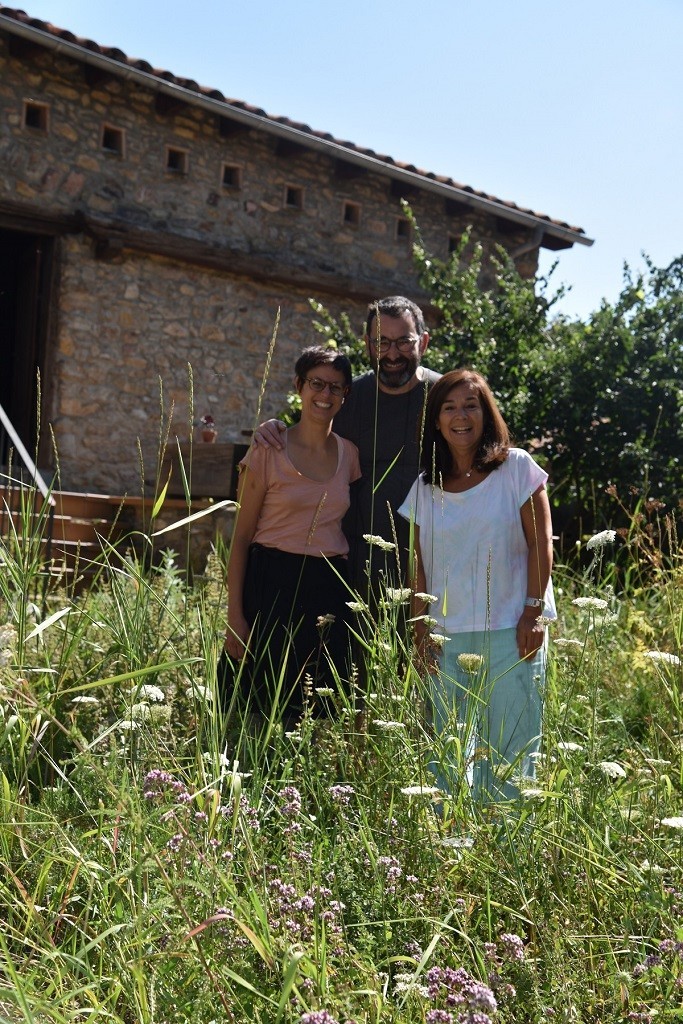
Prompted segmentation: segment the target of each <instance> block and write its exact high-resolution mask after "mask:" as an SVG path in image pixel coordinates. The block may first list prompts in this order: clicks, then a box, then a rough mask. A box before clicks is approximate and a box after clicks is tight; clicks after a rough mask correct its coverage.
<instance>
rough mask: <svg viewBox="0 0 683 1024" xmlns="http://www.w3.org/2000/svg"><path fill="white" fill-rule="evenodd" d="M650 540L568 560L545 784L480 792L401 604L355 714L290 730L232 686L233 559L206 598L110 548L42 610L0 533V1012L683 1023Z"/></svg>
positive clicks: (678, 883) (346, 706)
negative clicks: (232, 699)
mask: <svg viewBox="0 0 683 1024" xmlns="http://www.w3.org/2000/svg"><path fill="white" fill-rule="evenodd" d="M26 500H27V502H30V494H28V495H27V497H26ZM152 525H153V524H152ZM669 536H671V529H669ZM648 537H649V538H651V535H648ZM646 539H647V538H646ZM640 541H642V543H641V542H639V538H638V524H637V523H634V526H633V529H632V530H631V531H629V533H628V536H627V537H626V538H623V539H622V538H615V545H619V559H616V547H614V546H606V547H601V548H599V549H593V553H594V554H595V551H596V550H597V551H598V554H599V558H598V557H597V556H596V557H594V558H593V562H592V563H591V565H590V570H586V571H585V572H583V573H580V572H577V571H575V570H570V569H569V568H567V567H564V568H562V567H561V568H560V569H559V570H558V571H556V572H555V585H556V589H557V591H558V592H559V595H560V596H559V604H560V620H559V622H558V624H557V625H556V626H554V627H553V629H552V637H551V643H550V665H549V672H548V679H547V684H546V685H547V692H546V704H545V707H546V719H545V727H544V737H543V747H542V754H541V756H540V757H539V758H538V764H537V777H536V779H535V780H534V781H533V783H532V782H529V781H527V782H525V781H524V780H522V782H521V796H520V797H519V799H518V800H516V801H514V802H510V803H509V804H504V803H496V804H494V805H488V806H476V805H474V804H473V803H472V801H471V800H470V798H469V787H468V786H467V785H466V784H465V781H464V780H465V779H466V773H467V769H468V767H469V763H470V759H471V756H472V752H471V751H470V750H468V747H467V743H466V742H462V741H459V739H458V735H457V730H456V731H455V733H454V737H453V740H452V742H451V743H450V745H449V747H448V750H447V751H444V752H443V754H440V753H439V752H438V750H437V751H436V755H435V743H434V740H433V738H432V736H431V735H430V731H429V728H428V725H427V719H426V713H425V694H426V685H425V680H424V678H423V677H422V673H421V671H420V669H419V666H418V665H417V664H414V663H413V661H412V659H411V651H410V650H406V649H405V647H404V645H403V643H402V642H401V640H400V631H398V630H397V629H396V616H397V614H399V613H401V611H402V609H401V604H400V603H401V601H402V600H404V596H402V595H401V594H394V595H393V597H392V600H390V601H389V602H388V603H386V604H385V605H380V608H379V611H378V613H377V614H376V615H375V616H374V617H373V618H371V617H370V613H369V612H367V610H363V609H362V608H360V606H359V611H358V617H357V623H358V624H357V635H358V644H359V646H360V648H361V649H362V650H363V651H364V656H365V658H366V660H367V662H368V664H369V666H370V670H369V688H370V692H369V694H368V696H367V701H366V706H365V709H364V710H363V711H362V713H361V711H360V708H361V694H360V691H359V689H356V690H354V691H353V692H352V695H351V697H348V696H345V695H344V694H343V692H342V691H341V690H340V692H339V694H334V693H333V694H332V695H329V694H325V695H323V694H316V693H315V692H312V694H311V701H312V702H315V701H316V700H320V699H323V698H324V699H325V700H326V701H328V702H332V705H333V707H334V713H333V715H332V717H331V718H330V719H329V720H322V721H321V720H319V719H316V718H314V717H313V715H312V714H310V713H304V715H303V717H302V720H301V722H300V723H299V725H298V726H297V728H296V729H294V730H293V731H289V732H287V733H285V731H284V730H283V728H282V726H281V723H280V720H279V714H278V710H277V709H275V712H274V714H273V716H272V718H271V720H270V721H269V722H263V723H256V724H255V723H254V722H253V721H250V720H246V719H244V720H243V719H241V718H240V717H239V716H238V715H237V713H236V709H235V707H234V706H231V705H230V704H229V703H227V704H226V705H225V706H223V705H222V704H221V701H220V700H219V695H218V694H217V693H216V691H215V682H214V678H215V666H216V659H217V654H218V651H219V648H220V645H221V636H222V633H223V630H224V620H225V607H224V606H225V594H224V590H223V578H224V570H225V551H224V550H221V549H220V548H219V549H217V551H216V552H215V553H214V555H213V556H212V557H211V558H210V560H209V563H208V565H207V568H206V572H205V574H204V576H203V577H201V578H195V580H194V581H193V583H192V585H191V586H190V585H189V584H188V583H187V581H186V580H185V579H184V577H183V576H182V574H180V573H179V571H178V570H177V568H176V565H175V563H174V561H173V559H172V557H171V556H170V555H167V556H166V557H164V558H162V559H161V561H160V562H159V564H158V565H157V566H156V567H155V568H150V567H149V565H148V564H145V565H143V564H142V563H141V562H139V561H138V560H136V558H135V556H134V555H132V554H128V555H126V556H121V555H119V554H118V553H117V552H116V551H115V550H114V549H113V548H111V547H109V546H108V545H106V544H105V545H104V546H103V553H102V567H103V571H102V572H101V574H100V575H99V577H98V578H97V581H96V583H95V584H94V585H93V586H92V587H91V588H90V589H89V590H87V591H84V592H82V593H80V594H76V593H73V592H69V591H67V590H65V589H59V587H58V586H56V585H55V584H54V583H53V584H52V585H51V588H50V589H48V590H47V593H46V596H45V601H44V602H43V603H41V601H40V599H39V595H40V594H41V593H42V583H43V577H42V575H41V572H42V570H41V567H40V561H39V559H37V558H35V557H34V552H35V544H34V543H33V542H32V540H31V538H30V537H27V538H26V539H25V540H23V541H20V539H19V538H18V537H14V538H10V540H9V541H4V540H3V541H2V542H1V546H0V561H2V581H1V582H0V864H1V868H0V921H1V922H2V923H1V930H0V1021H12V1022H15V1021H35V1022H38V1021H40V1022H43V1021H45V1022H47V1021H50V1022H53V1021H54V1022H60V1024H61V1022H63V1021H86V1020H89V1021H107V1022H115V1024H118V1022H125V1024H131V1022H144V1024H152V1022H155V1024H162V1022H164V1024H171V1022H173V1024H176V1022H177V1024H181V1022H183V1024H185V1022H190V1021H192V1022H194V1024H196V1022H202V1024H203V1022H206V1024H208V1022H210V1021H235V1022H246V1021H256V1022H262V1024H276V1022H283V1024H299V1022H305V1024H325V1022H327V1024H330V1022H332V1021H336V1022H338V1024H346V1022H356V1024H361V1022H363V1024H371V1022H372V1024H379V1022H382V1024H385V1022H396V1024H399V1022H400V1024H408V1022H410V1024H415V1022H425V1024H435V1022H441V1021H446V1022H448V1021H461V1020H462V1021H468V1022H472V1024H477V1022H479V1024H485V1021H486V1020H487V1019H490V1020H494V1021H501V1022H520V1021H529V1022H541V1021H547V1020H562V1021H582V1022H583V1021H585V1022H596V1024H597V1022H600V1024H611V1022H615V1024H616V1022H621V1021H627V1020H643V1021H646V1020H654V1018H655V1017H657V1018H658V1019H660V1020H663V1021H666V1020H676V1019H680V1018H681V1016H683V987H682V985H683V981H682V979H683V880H682V879H681V871H682V868H683V859H682V853H683V850H682V844H683V721H682V698H681V686H682V684H683V669H682V667H681V661H680V658H681V645H682V641H683V600H682V597H681V594H682V586H681V584H682V583H683V563H682V561H681V554H680V549H679V548H678V547H677V546H676V545H672V544H671V543H669V544H668V546H667V554H666V556H664V555H661V552H660V553H659V555H658V557H656V558H654V557H652V556H653V548H652V544H651V543H650V542H649V541H648V543H649V547H648V546H647V545H646V544H645V540H644V539H643V538H640ZM22 544H26V545H28V547H27V548H26V550H24V549H23V548H22ZM660 555H661V557H660ZM616 561H619V565H620V570H619V572H616V571H613V566H614V565H615V564H616ZM624 566H625V568H624ZM577 598H582V599H584V600H583V601H582V602H581V603H580V604H575V603H573V602H574V601H575V599H577ZM586 598H587V599H588V600H587V601H586V600H585V599H586ZM435 756H437V757H440V756H443V757H444V759H445V758H446V757H447V758H448V761H449V763H450V764H451V765H452V764H455V774H454V777H455V778H456V781H457V780H458V779H459V780H460V784H459V785H455V786H454V789H453V792H452V794H451V795H450V797H449V798H448V799H446V800H445V801H443V802H441V803H439V802H436V801H437V800H438V794H435V792H434V779H433V778H432V777H431V775H430V773H429V770H428V767H427V766H428V764H429V761H430V759H431V758H434V757H435ZM437 811H438V813H437ZM477 1014H479V1016H477Z"/></svg>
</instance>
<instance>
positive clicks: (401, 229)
mask: <svg viewBox="0 0 683 1024" xmlns="http://www.w3.org/2000/svg"><path fill="white" fill-rule="evenodd" d="M396 240H397V241H399V242H408V241H410V221H409V220H408V218H407V217H399V218H398V219H397V221H396Z"/></svg>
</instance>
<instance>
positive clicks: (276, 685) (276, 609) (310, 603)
mask: <svg viewBox="0 0 683 1024" xmlns="http://www.w3.org/2000/svg"><path fill="white" fill-rule="evenodd" d="M295 375H296V377H295V383H296V388H297V391H298V392H299V394H300V396H301V418H300V420H299V422H298V423H296V424H295V425H294V426H292V427H290V428H289V430H287V431H286V432H285V433H284V434H283V435H282V437H283V438H284V443H283V447H282V448H281V449H279V450H278V449H275V448H263V447H262V446H260V445H252V446H251V448H250V449H249V451H248V452H247V454H246V456H245V457H244V459H243V460H242V462H241V463H240V470H241V477H240V486H239V494H238V497H239V505H240V507H239V511H238V513H237V520H236V523H235V528H234V531H233V536H232V544H231V548H230V560H229V562H228V626H227V630H226V634H225V653H226V657H225V658H223V663H222V667H220V668H219V671H222V673H223V688H224V701H225V697H226V696H227V697H229V696H230V694H231V673H230V672H228V671H226V669H227V668H229V669H231V672H232V679H233V680H236V679H239V690H240V691H241V692H242V694H243V696H244V697H245V698H248V700H249V705H250V708H251V710H252V711H255V712H257V713H261V714H263V715H265V716H268V717H269V716H270V715H271V713H272V711H273V709H274V707H276V706H277V708H278V710H279V711H280V712H282V714H283V718H284V720H285V721H286V722H289V723H292V722H293V721H294V720H296V718H297V717H298V716H299V715H300V714H301V712H302V709H303V707H304V704H305V693H304V683H305V678H306V676H310V677H311V679H312V681H313V686H314V687H318V688H320V687H321V686H323V687H324V686H330V685H332V684H334V683H335V682H336V678H338V677H341V678H342V679H344V678H347V679H348V675H349V671H348V669H349V666H348V652H349V634H348V628H347V621H346V620H347V617H348V616H349V611H348V608H347V606H346V601H347V600H348V597H349V591H348V589H347V586H346V583H345V577H346V561H347V554H348V550H349V545H348V542H347V540H346V538H345V536H344V534H343V532H342V528H341V522H342V518H343V516H344V513H345V512H346V510H347V509H348V507H349V486H350V484H351V483H352V482H353V481H354V480H357V479H358V478H359V477H360V467H359V463H358V450H357V448H356V446H355V445H353V444H351V442H350V441H347V440H345V439H344V438H341V437H339V436H338V435H337V434H334V433H332V420H333V419H334V417H335V415H336V414H337V413H338V412H339V410H340V408H341V407H342V405H343V404H344V399H345V397H346V395H347V394H348V392H349V389H350V387H351V366H350V363H349V361H348V359H347V358H346V357H345V356H343V355H340V354H339V353H337V352H336V351H335V350H334V349H325V348H322V347H319V346H314V347H311V348H307V349H304V351H303V352H302V353H301V355H300V357H299V359H298V360H297V363H296V366H295ZM245 655H246V657H245ZM226 661H227V662H228V665H227V666H226ZM331 666H332V667H331ZM225 691H227V693H226V692H225ZM311 697H312V699H313V711H314V713H315V712H316V711H319V710H321V709H322V708H323V707H324V702H323V701H321V700H317V701H316V699H315V694H311Z"/></svg>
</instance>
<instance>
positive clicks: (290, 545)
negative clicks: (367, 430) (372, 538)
mask: <svg viewBox="0 0 683 1024" xmlns="http://www.w3.org/2000/svg"><path fill="white" fill-rule="evenodd" d="M283 437H284V444H285V447H284V448H283V449H282V450H280V451H276V450H275V449H274V448H262V447H260V446H259V445H252V446H251V448H250V449H249V451H248V452H247V454H246V455H245V456H244V458H243V459H242V461H241V462H240V467H242V468H243V467H247V468H248V470H249V472H250V473H254V475H255V476H256V478H257V479H258V480H259V481H260V482H261V483H262V484H263V485H264V486H265V488H266V495H265V498H264V499H263V505H262V507H261V514H260V515H259V518H258V522H257V524H256V532H255V534H254V537H253V540H254V542H255V543H257V544H263V545H264V547H269V548H279V550H280V551H289V552H291V553H292V554H297V555H317V556H321V555H325V556H326V557H328V558H331V557H333V556H334V555H346V554H347V552H348V550H349V544H348V541H347V540H346V537H345V536H344V534H343V533H342V528H341V522H342V519H343V517H344V513H345V512H346V510H347V509H348V507H349V484H351V483H353V481H354V480H358V478H359V477H360V475H361V474H360V464H359V462H358V449H357V448H356V446H355V444H352V443H351V442H350V441H347V440H346V439H345V438H342V437H339V436H338V435H337V434H332V437H334V438H335V440H336V442H337V452H338V455H337V469H336V471H335V474H334V476H332V477H331V478H330V479H329V480H311V479H309V478H308V477H306V476H303V474H302V473H300V472H299V470H298V469H296V468H295V466H294V465H293V463H292V462H291V461H290V459H289V456H288V454H287V434H286V432H285V434H284V435H283Z"/></svg>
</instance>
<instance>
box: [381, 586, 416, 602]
mask: <svg viewBox="0 0 683 1024" xmlns="http://www.w3.org/2000/svg"><path fill="white" fill-rule="evenodd" d="M411 593H412V591H411V589H410V587H387V589H386V597H387V603H388V604H405V602H406V601H409V600H410V595H411Z"/></svg>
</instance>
